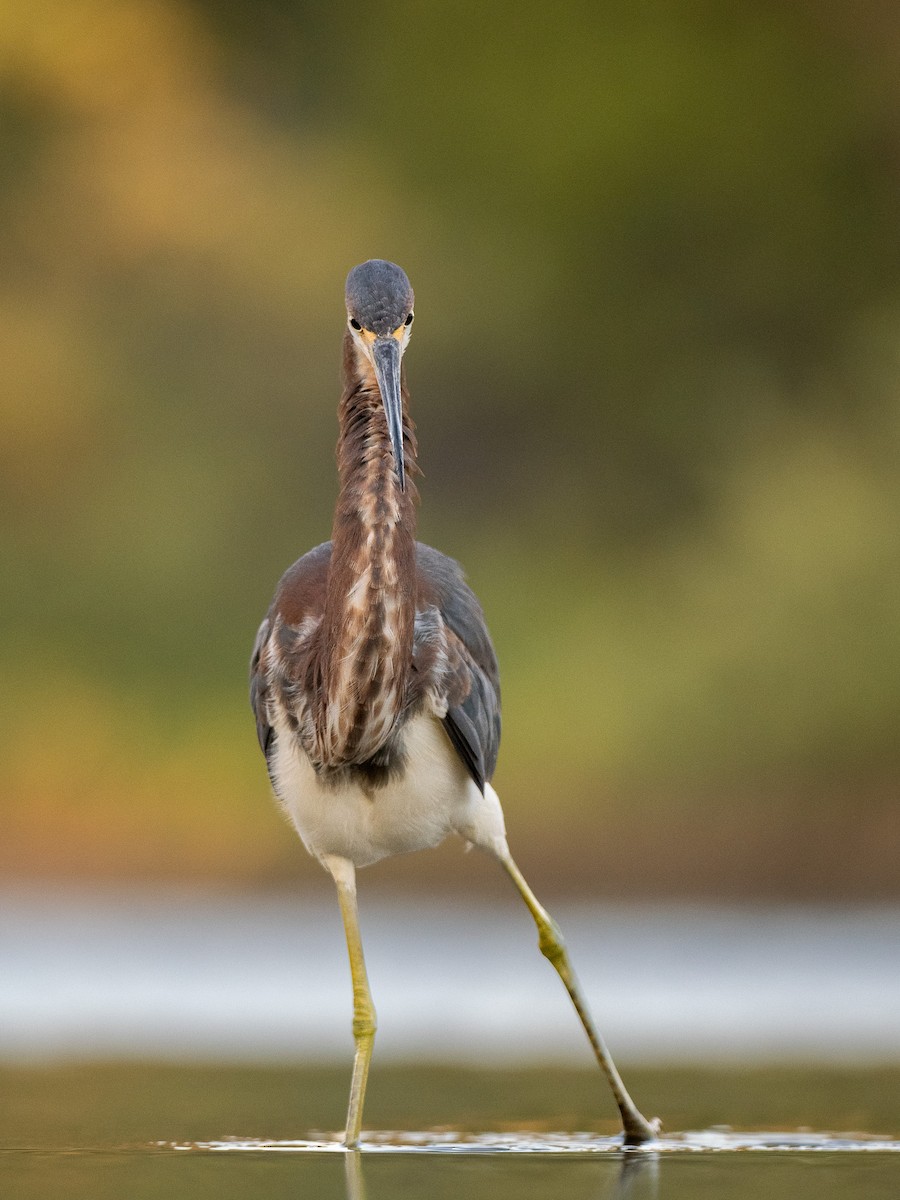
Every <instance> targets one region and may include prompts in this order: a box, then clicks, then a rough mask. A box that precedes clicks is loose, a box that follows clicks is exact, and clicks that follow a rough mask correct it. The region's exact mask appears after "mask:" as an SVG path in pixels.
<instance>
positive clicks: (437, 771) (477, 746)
mask: <svg viewBox="0 0 900 1200" xmlns="http://www.w3.org/2000/svg"><path fill="white" fill-rule="evenodd" d="M346 303H347V326H346V329H345V331H344V363H343V381H344V391H343V395H342V396H341V401H340V406H339V409H338V418H339V423H340V435H339V438H338V446H337V460H338V469H339V475H340V492H339V495H338V501H337V507H336V509H335V514H334V525H333V528H332V534H331V541H330V542H325V543H323V544H322V545H321V546H317V547H316V548H315V549H314V550H310V551H309V553H308V554H305V555H304V556H303V558H301V559H300V560H299V561H298V562H296V563H294V565H293V566H292V567H290V568H289V569H288V570H287V572H286V573H285V575H284V576H283V577H282V579H281V581H280V583H279V584H278V588H277V590H276V592H275V598H274V600H273V601H272V605H271V607H270V609H269V611H268V614H267V615H266V618H265V620H264V621H263V623H262V625H261V626H260V628H259V633H258V634H257V637H256V645H255V647H254V650H253V659H252V661H251V666H250V700H251V704H252V706H253V709H254V712H255V714H256V726H257V732H258V735H259V742H260V745H261V747H262V749H263V753H264V754H265V756H266V762H267V764H268V768H269V776H270V778H271V780H272V786H273V788H274V791H275V794H276V796H277V797H278V800H279V801H280V803H281V805H282V807H283V808H284V810H285V812H286V813H287V815H288V816H289V818H290V819H291V821H292V822H293V824H294V826H295V827H296V829H297V832H298V833H299V835H300V837H301V838H302V839H303V842H304V844H305V845H306V848H307V850H309V852H310V853H311V854H312V855H314V856H315V857H316V858H317V859H318V860H319V861H320V862H321V863H322V865H323V866H324V867H325V869H326V870H327V871H329V872H330V873H331V875H332V876H333V878H334V881H335V883H336V884H337V891H338V899H339V902H340V907H341V914H342V916H343V921H344V929H345V932H346V935H347V948H348V951H349V955H350V971H351V975H352V979H353V1036H354V1039H355V1043H356V1055H355V1058H354V1063H353V1077H352V1082H351V1086H350V1103H349V1108H348V1112H347V1128H346V1133H345V1137H344V1140H345V1144H346V1145H347V1146H348V1147H355V1146H356V1145H358V1143H359V1135H360V1129H361V1127H362V1114H363V1100H364V1098H365V1091H366V1079H367V1077H368V1071H369V1062H370V1059H371V1056H372V1046H373V1042H374V1038H375V1008H374V1006H373V1004H372V996H371V993H370V991H369V983H368V979H367V976H366V966H365V960H364V958H363V948H362V941H361V938H360V931H359V917H358V912H357V903H356V868H357V867H364V866H367V865H368V864H369V863H373V862H377V861H378V860H379V859H381V858H384V857H386V856H387V855H390V854H401V853H403V852H405V851H409V850H422V849H425V848H426V847H429V846H436V845H437V844H438V843H439V842H441V841H443V839H444V838H445V837H446V836H447V835H448V834H449V833H457V834H459V835H460V836H461V837H462V838H464V839H465V840H466V841H467V842H469V843H471V844H473V845H476V846H479V847H480V848H481V849H482V850H486V851H487V852H488V853H489V854H491V855H493V857H494V858H496V859H497V860H498V862H499V863H500V864H501V866H502V867H503V868H504V869H505V870H506V872H507V874H508V875H509V876H510V878H511V879H512V881H513V883H514V884H515V885H516V887H517V888H518V890H519V893H520V895H521V896H522V899H523V900H524V901H525V903H526V904H527V905H528V908H529V909H530V911H531V915H532V916H533V918H534V920H535V923H536V925H537V929H538V944H539V946H540V949H541V951H542V952H543V953H544V955H546V957H547V958H548V959H549V960H550V962H551V963H552V964H553V966H554V967H555V968H556V970H557V971H558V973H559V975H560V977H561V979H562V981H563V983H564V984H565V986H566V989H567V991H568V993H569V995H570V997H571V999H572V1003H573V1004H574V1005H575V1009H576V1011H577V1013H578V1016H579V1017H580V1019H581V1023H582V1025H583V1026H584V1029H585V1032H586V1033H587V1036H588V1038H589V1040H590V1043H591V1046H592V1047H593V1050H594V1054H595V1055H596V1057H597V1061H598V1062H599V1064H600V1066H601V1068H602V1069H603V1071H604V1073H605V1074H606V1077H607V1079H608V1080H609V1083H610V1085H611V1087H612V1091H613V1095H614V1096H615V1099H616V1103H617V1104H618V1106H619V1111H620V1113H621V1116H622V1123H623V1127H624V1132H625V1142H626V1144H638V1143H641V1142H645V1141H647V1140H649V1139H651V1138H653V1137H654V1136H655V1132H656V1130H655V1126H654V1125H653V1124H651V1123H650V1122H649V1121H647V1120H645V1118H644V1117H642V1116H641V1114H640V1113H639V1112H638V1110H637V1108H636V1107H635V1105H634V1103H633V1101H632V1100H631V1097H630V1096H629V1095H628V1092H627V1091H626V1090H625V1086H624V1084H623V1083H622V1080H621V1078H620V1076H619V1073H618V1071H617V1070H616V1067H615V1064H614V1063H613V1061H612V1058H611V1057H610V1055H609V1052H608V1051H607V1049H606V1046H605V1045H604V1043H603V1040H602V1038H601V1037H600V1035H599V1034H598V1032H597V1030H596V1029H595V1027H594V1023H593V1021H592V1020H591V1017H590V1015H589V1013H588V1009H587V1006H586V1004H585V1001H584V998H583V996H582V994H581V990H580V988H579V985H578V981H577V979H576V977H575V974H574V972H573V970H572V966H571V964H570V961H569V957H568V954H567V952H566V949H565V946H564V944H563V940H562V937H561V935H560V932H559V929H558V927H557V925H556V923H555V922H554V921H553V920H552V918H551V917H550V915H549V914H548V913H547V911H546V910H545V909H544V908H543V907H542V906H541V904H540V903H539V902H538V900H537V898H536V897H535V895H534V893H533V892H532V890H531V888H530V887H529V886H528V884H527V883H526V881H525V879H524V877H523V876H522V873H521V871H520V870H519V868H518V867H517V866H516V864H515V862H514V861H513V859H512V856H511V855H510V852H509V847H508V845H507V841H506V830H505V826H504V820H503V812H502V809H501V808H500V801H499V800H498V798H497V794H496V792H495V791H494V789H493V788H492V787H491V784H490V780H491V776H492V775H493V771H494V766H495V764H496V761H497V750H498V746H499V742H500V684H499V677H498V671H497V659H496V657H495V655H494V648H493V645H492V644H491V639H490V635H489V634H488V631H487V626H486V624H485V620H484V614H483V613H482V611H481V607H480V605H479V603H478V601H477V599H476V598H475V596H474V594H473V592H472V591H471V590H470V588H469V587H468V585H467V584H466V582H465V580H464V579H463V575H462V572H461V571H460V568H459V566H458V565H457V564H456V563H455V562H454V561H453V560H452V559H450V558H447V557H445V555H443V554H440V553H439V552H438V551H437V550H432V549H431V547H430V546H424V545H422V544H421V543H418V542H416V503H417V500H418V494H417V491H416V486H415V482H414V478H415V475H416V471H417V468H416V439H415V434H414V426H413V423H412V420H411V418H410V416H409V395H408V392H407V389H406V380H405V375H404V371H403V368H402V359H403V352H404V351H405V349H406V347H407V345H408V344H409V337H410V331H411V326H412V322H413V291H412V288H411V287H410V283H409V280H408V279H407V277H406V275H405V273H404V272H403V271H402V270H401V269H400V267H398V266H395V264H394V263H390V262H385V261H383V260H381V259H372V260H371V261H369V262H365V263H362V264H361V265H360V266H358V267H354V268H353V270H352V271H351V272H350V274H349V276H348V277H347V288H346Z"/></svg>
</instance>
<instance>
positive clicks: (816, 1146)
mask: <svg viewBox="0 0 900 1200" xmlns="http://www.w3.org/2000/svg"><path fill="white" fill-rule="evenodd" d="M156 1146H157V1148H159V1149H167V1150H181V1151H195V1152H205V1153H235V1152H241V1151H252V1152H253V1153H255V1154H259V1153H261V1152H263V1153H264V1152H270V1153H274V1154H335V1153H337V1154H343V1153H346V1151H345V1148H344V1146H343V1145H342V1143H341V1141H340V1135H339V1134H334V1135H328V1137H327V1138H326V1137H325V1136H323V1137H321V1138H309V1139H298V1140H295V1141H266V1140H265V1139H262V1138H237V1137H235V1138H224V1139H223V1140H222V1141H215V1142H158V1143H156ZM360 1150H361V1152H362V1153H364V1154H370V1153H371V1154H384V1153H387V1154H570V1155H582V1154H621V1153H627V1154H629V1155H632V1154H635V1155H642V1154H696V1153H707V1154H708V1153H729V1152H736V1151H748V1150H750V1151H768V1152H775V1153H781V1154H790V1153H800V1152H802V1153H809V1152H811V1151H815V1152H824V1153H828V1154H835V1153H840V1154H846V1153H873V1152H877V1153H881V1154H884V1153H900V1140H897V1139H895V1138H887V1137H880V1136H877V1135H873V1134H861V1133H814V1132H811V1131H805V1130H801V1131H795V1132H790V1133H788V1132H778V1131H763V1132H756V1133H747V1132H740V1133H736V1132H735V1131H734V1130H732V1129H728V1128H724V1127H715V1128H712V1129H699V1130H689V1131H686V1132H684V1133H667V1134H661V1135H660V1137H659V1138H657V1139H656V1140H655V1141H653V1142H648V1143H647V1144H646V1145H644V1146H640V1147H629V1148H628V1150H627V1151H626V1150H624V1148H623V1146H622V1138H621V1136H617V1137H601V1136H599V1135H598V1134H594V1133H542V1134H534V1133H460V1132H458V1131H452V1130H451V1131H448V1130H441V1131H434V1130H427V1131H424V1132H420V1133H413V1132H398V1131H393V1130H387V1131H383V1132H373V1133H367V1134H365V1135H364V1137H363V1140H362V1143H361V1145H360Z"/></svg>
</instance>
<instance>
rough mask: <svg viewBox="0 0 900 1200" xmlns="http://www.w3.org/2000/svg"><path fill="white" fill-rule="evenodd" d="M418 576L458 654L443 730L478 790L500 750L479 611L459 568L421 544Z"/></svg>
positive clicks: (495, 694) (493, 665) (496, 698)
mask: <svg viewBox="0 0 900 1200" xmlns="http://www.w3.org/2000/svg"><path fill="white" fill-rule="evenodd" d="M416 551H417V562H418V567H419V572H420V575H421V576H423V577H424V580H425V581H426V582H427V584H428V588H429V591H430V592H432V594H433V598H434V602H435V603H436V605H437V607H438V610H439V611H440V614H441V617H442V618H443V620H444V623H445V624H446V626H447V628H448V629H449V630H450V632H451V634H452V635H453V637H452V639H451V641H452V642H453V643H454V645H453V646H452V647H451V649H455V650H456V651H457V654H456V656H455V662H454V663H453V676H454V677H453V678H451V679H450V680H449V683H448V689H447V700H448V705H447V715H446V717H445V718H444V727H445V728H446V730H447V734H448V735H449V737H450V740H451V742H452V743H453V745H454V746H455V748H456V751H457V753H458V754H459V756H460V758H461V759H462V760H463V762H464V763H465V764H466V768H467V770H468V772H469V774H470V775H471V776H472V778H473V779H474V781H475V783H476V784H477V785H478V787H479V788H480V789H481V790H482V791H484V785H485V783H486V782H487V781H489V780H490V779H491V776H492V775H493V773H494V769H495V767H496V765H497V754H498V751H499V749H500V672H499V669H498V666H497V656H496V654H495V653H494V647H493V644H492V642H491V637H490V634H489V633H488V629H487V623H486V621H485V619H484V613H483V612H482V609H481V605H480V604H479V603H478V599H477V597H476V596H475V593H474V592H473V591H472V589H471V588H470V587H469V585H468V584H467V583H466V581H465V579H464V578H463V574H462V571H461V570H460V568H459V565H458V564H457V563H456V562H454V561H453V559H452V558H448V557H447V556H446V555H445V554H441V553H440V552H439V551H437V550H433V549H432V548H431V547H430V546H424V545H422V544H421V543H420V544H419V545H418V546H417V548H416Z"/></svg>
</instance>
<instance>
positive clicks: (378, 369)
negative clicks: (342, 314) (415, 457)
mask: <svg viewBox="0 0 900 1200" xmlns="http://www.w3.org/2000/svg"><path fill="white" fill-rule="evenodd" d="M372 361H373V362H374V364H375V377H376V379H377V380H378V388H379V391H380V392H381V402H382V404H383V405H384V412H385V416H386V417H387V425H388V433H389V434H390V435H391V449H392V450H393V451H394V465H395V466H396V469H397V478H398V479H399V480H400V491H401V492H403V491H405V490H406V471H405V467H404V462H403V402H402V400H401V399H400V343H399V342H398V341H397V339H396V338H395V337H380V338H376V339H375V344H374V345H373V347H372Z"/></svg>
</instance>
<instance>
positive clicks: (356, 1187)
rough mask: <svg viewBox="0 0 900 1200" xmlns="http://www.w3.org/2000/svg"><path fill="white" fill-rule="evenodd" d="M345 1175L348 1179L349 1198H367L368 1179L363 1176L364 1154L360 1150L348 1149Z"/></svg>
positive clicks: (352, 1199)
mask: <svg viewBox="0 0 900 1200" xmlns="http://www.w3.org/2000/svg"><path fill="white" fill-rule="evenodd" d="M344 1176H345V1178H346V1180H347V1200H366V1181H365V1179H364V1178H363V1168H362V1155H361V1154H360V1152H359V1150H348V1151H346V1153H345V1155H344Z"/></svg>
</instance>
